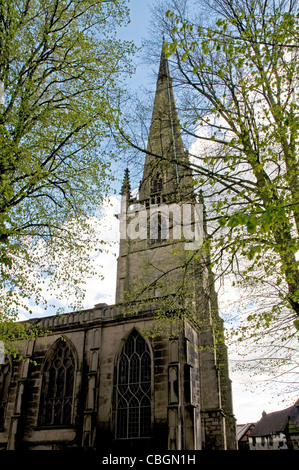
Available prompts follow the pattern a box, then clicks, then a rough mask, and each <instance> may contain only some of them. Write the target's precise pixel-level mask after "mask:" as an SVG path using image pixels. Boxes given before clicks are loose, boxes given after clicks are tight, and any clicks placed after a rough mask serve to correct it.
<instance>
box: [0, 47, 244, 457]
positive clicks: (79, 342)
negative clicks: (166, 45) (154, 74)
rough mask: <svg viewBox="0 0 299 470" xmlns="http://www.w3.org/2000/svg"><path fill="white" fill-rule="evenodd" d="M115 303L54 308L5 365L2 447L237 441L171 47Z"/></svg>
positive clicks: (131, 207)
mask: <svg viewBox="0 0 299 470" xmlns="http://www.w3.org/2000/svg"><path fill="white" fill-rule="evenodd" d="M121 193H122V208H121V213H120V214H119V221H120V231H121V239H120V249H119V258H118V269H117V283H116V284H117V285H116V303H115V305H106V304H99V305H95V307H94V308H90V309H87V310H84V311H78V312H71V313H69V314H65V315H60V316H50V317H46V318H43V319H42V320H40V321H38V320H37V319H36V320H32V322H33V323H39V327H40V328H41V329H43V328H45V329H46V330H47V335H46V336H44V337H39V338H37V339H35V340H29V341H28V342H27V343H26V344H24V348H23V351H21V352H22V353H23V358H24V359H23V360H17V359H16V358H6V362H5V364H4V365H2V366H1V365H0V449H8V450H12V449H24V450H35V449H36V450H43V449H46V450H51V449H53V450H59V449H78V448H82V447H84V448H93V449H94V448H95V449H97V450H98V451H100V452H106V453H108V452H115V453H116V454H114V455H118V454H120V455H128V453H130V452H137V451H138V450H143V451H144V452H146V453H149V452H150V453H153V451H154V452H160V453H162V452H166V451H168V450H201V449H209V450H225V449H231V450H235V449H236V448H237V446H236V429H235V418H234V416H233V410H232V393H231V383H230V379H229V375H228V360H227V354H226V348H225V345H224V342H223V326H222V321H221V319H220V317H219V315H218V307H217V296H216V293H215V290H214V283H213V274H212V272H211V270H210V269H209V253H208V252H207V251H206V249H205V244H204V243H203V242H204V240H205V237H206V229H205V217H204V208H203V204H202V203H203V201H202V200H197V198H196V195H195V193H194V190H193V184H192V175H191V171H190V168H189V160H188V154H187V152H186V151H185V149H184V146H183V142H182V139H181V135H180V132H179V122H178V117H177V112H176V107H175V101H174V95H173V89H172V82H171V78H170V75H169V70H168V63H167V60H166V58H165V56H164V54H163V53H162V55H161V61H160V68H159V74H158V79H157V89H156V95H155V102H154V107H153V114H152V122H151V128H150V132H149V138H148V147H147V154H146V158H145V164H144V172H143V176H142V181H141V183H140V188H139V195H138V198H135V199H133V198H132V197H131V188H130V177H129V172H128V171H127V170H126V172H125V177H124V181H123V186H122V191H121Z"/></svg>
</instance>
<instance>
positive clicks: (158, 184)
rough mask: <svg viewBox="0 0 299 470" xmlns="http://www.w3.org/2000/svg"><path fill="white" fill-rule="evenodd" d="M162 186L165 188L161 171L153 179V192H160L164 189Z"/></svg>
mask: <svg viewBox="0 0 299 470" xmlns="http://www.w3.org/2000/svg"><path fill="white" fill-rule="evenodd" d="M162 188H163V180H162V176H161V175H160V174H159V173H157V174H156V175H155V176H154V178H153V180H152V192H153V193H160V192H161V191H162Z"/></svg>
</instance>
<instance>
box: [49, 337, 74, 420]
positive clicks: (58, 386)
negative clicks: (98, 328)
mask: <svg viewBox="0 0 299 470" xmlns="http://www.w3.org/2000/svg"><path fill="white" fill-rule="evenodd" d="M74 379H75V358H74V355H73V353H72V351H71V348H70V346H69V345H68V343H67V341H65V340H60V341H58V342H57V343H56V344H55V345H54V348H53V350H52V351H51V353H50V354H49V355H48V358H47V359H46V363H45V366H44V373H43V386H42V396H41V409H40V424H41V425H43V426H52V425H53V426H55V425H69V424H72V414H73V402H74V397H73V395H74Z"/></svg>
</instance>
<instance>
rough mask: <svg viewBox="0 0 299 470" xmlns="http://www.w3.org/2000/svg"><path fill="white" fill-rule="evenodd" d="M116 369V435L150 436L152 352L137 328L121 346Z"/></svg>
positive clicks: (128, 436)
mask: <svg viewBox="0 0 299 470" xmlns="http://www.w3.org/2000/svg"><path fill="white" fill-rule="evenodd" d="M116 372H117V373H116V428H115V431H116V432H115V435H116V438H117V439H134V438H136V439H137V438H144V437H149V436H150V434H151V355H150V351H149V347H148V345H147V343H146V341H145V340H144V339H143V338H142V336H141V335H140V334H139V333H138V332H137V331H136V330H133V332H132V333H131V335H130V336H129V338H128V339H127V341H126V343H125V344H124V346H123V349H122V351H121V354H120V356H119V360H118V363H117V371H116Z"/></svg>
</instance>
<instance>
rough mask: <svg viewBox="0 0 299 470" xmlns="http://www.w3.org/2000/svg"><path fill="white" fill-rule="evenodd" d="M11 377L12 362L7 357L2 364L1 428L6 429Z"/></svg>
mask: <svg viewBox="0 0 299 470" xmlns="http://www.w3.org/2000/svg"><path fill="white" fill-rule="evenodd" d="M10 378H11V372H10V362H9V360H8V359H7V360H6V362H5V363H4V364H1V365H0V429H4V421H5V412H6V407H7V402H8V390H9V384H10Z"/></svg>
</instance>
